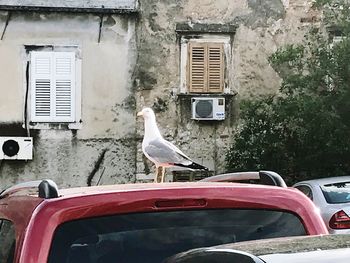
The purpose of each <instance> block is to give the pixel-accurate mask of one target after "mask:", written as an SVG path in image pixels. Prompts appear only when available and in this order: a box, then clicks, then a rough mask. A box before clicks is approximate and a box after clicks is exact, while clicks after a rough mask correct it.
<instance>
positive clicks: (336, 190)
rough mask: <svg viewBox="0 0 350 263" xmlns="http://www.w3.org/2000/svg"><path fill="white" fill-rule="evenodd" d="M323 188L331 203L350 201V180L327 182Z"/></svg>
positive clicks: (326, 197) (327, 199)
mask: <svg viewBox="0 0 350 263" xmlns="http://www.w3.org/2000/svg"><path fill="white" fill-rule="evenodd" d="M321 190H322V193H323V195H324V197H325V199H326V201H327V203H329V204H341V203H349V202H350V182H341V183H334V184H326V185H323V186H321Z"/></svg>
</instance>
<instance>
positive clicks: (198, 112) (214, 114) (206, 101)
mask: <svg viewBox="0 0 350 263" xmlns="http://www.w3.org/2000/svg"><path fill="white" fill-rule="evenodd" d="M191 102H192V119H194V120H224V119H225V98H207V97H199V98H192V99H191Z"/></svg>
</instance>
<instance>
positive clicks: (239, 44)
mask: <svg viewBox="0 0 350 263" xmlns="http://www.w3.org/2000/svg"><path fill="white" fill-rule="evenodd" d="M51 2H52V1H47V0H41V1H31V0H22V1H20V0H17V1H8V0H0V37H1V39H0V76H1V78H0V92H1V95H0V136H2V137H6V138H7V137H32V138H33V158H32V160H8V159H2V160H0V182H1V185H2V186H3V185H9V184H12V183H15V182H19V181H27V180H34V179H41V178H51V179H54V180H55V181H56V182H57V183H58V184H59V185H65V186H78V185H91V184H96V183H100V184H107V183H125V182H136V181H138V180H142V179H145V178H146V179H147V178H148V177H149V178H153V176H152V175H151V176H147V174H149V173H150V172H153V170H152V167H151V165H150V163H149V162H148V161H147V160H146V159H145V158H144V157H143V155H142V152H141V140H142V135H143V123H142V121H141V120H137V119H136V112H137V111H138V110H140V109H141V108H142V107H143V106H150V107H152V108H153V109H154V110H155V111H156V115H157V120H158V122H159V128H160V130H161V132H162V133H163V135H164V137H165V138H166V139H168V140H170V141H172V142H174V143H175V144H176V145H178V146H179V148H181V149H182V150H183V151H184V152H185V153H186V154H188V155H189V156H190V157H192V158H193V159H194V160H196V161H197V162H199V163H202V164H204V165H206V166H208V167H209V168H210V170H211V172H212V173H221V172H224V171H225V168H224V166H225V164H224V155H225V152H226V150H227V147H228V146H229V143H230V137H231V135H232V134H233V132H234V130H235V127H236V124H237V118H238V101H239V100H240V99H241V98H249V97H253V96H259V95H260V94H264V93H268V92H276V90H277V89H278V87H279V83H280V80H279V78H278V76H277V74H276V73H275V72H274V70H273V69H272V68H271V67H270V65H269V63H268V57H269V56H270V55H271V54H272V53H273V52H274V51H275V50H276V49H277V48H278V47H281V46H283V45H285V44H287V43H299V42H301V41H302V39H303V38H304V34H305V33H306V32H307V30H308V28H309V27H310V25H311V24H314V23H319V22H318V21H319V20H318V16H319V14H318V13H317V12H315V10H313V9H312V7H311V1H307V0H289V1H287V0H284V1H283V0H267V1H254V0H242V1H229V0H220V1H213V0H205V1H200V2H199V1H195V0H180V1H171V0H163V1H159V0H148V1H144V0H139V1H136V0H105V1H103V0H99V1H94V2H93V3H91V1H55V3H54V4H53V3H51ZM202 99H203V100H204V101H205V102H207V101H208V99H209V100H210V101H211V102H212V103H216V104H218V106H224V113H225V119H224V120H203V119H201V118H197V119H196V116H195V115H193V114H195V113H193V109H192V105H193V103H198V105H201V103H202V101H201V100H202ZM206 109H207V108H206V106H205V105H204V108H203V109H202V110H204V111H205V110H206ZM197 117H198V116H197ZM220 118H221V117H220ZM220 118H219V119H220ZM0 138H1V137H0ZM0 150H1V149H0ZM15 158H16V156H14V157H13V158H12V159H15ZM10 159H11V158H10ZM168 175H169V176H168V179H169V180H173V179H174V178H173V177H172V173H171V172H170V171H168ZM175 179H176V178H175Z"/></svg>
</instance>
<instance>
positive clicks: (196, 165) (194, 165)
mask: <svg viewBox="0 0 350 263" xmlns="http://www.w3.org/2000/svg"><path fill="white" fill-rule="evenodd" d="M174 165H175V166H180V167H185V168H189V169H193V170H204V171H209V169H208V168H207V167H205V166H203V165H201V164H199V163H195V162H192V163H191V164H188V165H186V164H182V163H174Z"/></svg>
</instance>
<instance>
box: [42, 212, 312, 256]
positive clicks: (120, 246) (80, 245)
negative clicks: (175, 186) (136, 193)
mask: <svg viewBox="0 0 350 263" xmlns="http://www.w3.org/2000/svg"><path fill="white" fill-rule="evenodd" d="M295 235H306V231H305V229H304V227H303V224H302V223H301V222H300V220H299V218H298V217H297V216H295V215H294V214H291V213H287V212H281V211H268V210H237V209H219V210H193V211H172V212H152V213H135V214H125V215H114V216H107V217H98V218H90V219H84V220H77V221H72V222H67V223H64V224H62V225H61V226H59V227H58V229H57V230H56V233H55V236H54V239H53V243H52V246H51V250H50V256H49V261H48V262H49V263H62V262H67V263H71V262H87V263H91V262H93V263H97V262H98V263H99V262H104V263H108V262H114V263H117V262H118V263H158V262H162V260H163V259H164V258H166V257H169V256H171V255H173V254H176V253H178V252H181V251H185V250H188V249H191V248H197V247H203V246H213V245H218V244H222V243H231V242H237V241H244V240H253V239H261V238H271V237H282V236H295Z"/></svg>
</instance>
